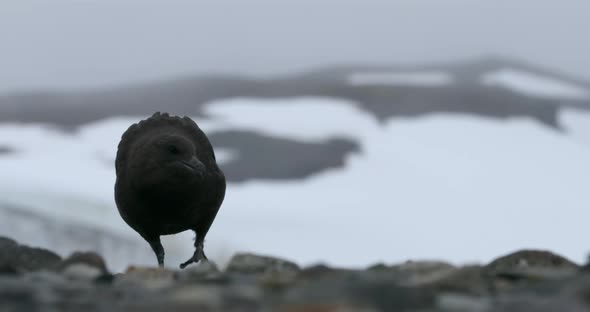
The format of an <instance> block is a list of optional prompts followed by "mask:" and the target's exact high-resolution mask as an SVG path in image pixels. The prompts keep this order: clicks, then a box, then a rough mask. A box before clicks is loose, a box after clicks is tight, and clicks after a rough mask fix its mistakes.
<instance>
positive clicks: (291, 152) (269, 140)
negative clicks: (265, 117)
mask: <svg viewBox="0 0 590 312" xmlns="http://www.w3.org/2000/svg"><path fill="white" fill-rule="evenodd" d="M209 139H210V140H211V143H212V144H213V145H214V146H215V147H216V148H219V147H221V148H227V149H228V150H230V151H237V153H238V155H237V157H236V158H235V159H232V160H230V161H229V162H226V163H222V164H220V167H221V168H222V169H223V172H224V173H225V175H226V177H227V179H228V180H229V181H231V182H244V181H247V180H250V179H265V180H277V179H302V178H306V177H308V176H310V175H312V174H314V173H316V172H320V171H322V170H326V169H331V168H341V167H344V160H345V158H346V156H348V155H349V154H351V153H356V152H360V147H359V146H358V144H356V143H355V142H354V141H352V140H350V139H345V138H333V139H329V140H326V141H324V142H319V143H315V142H314V143H312V142H299V141H296V140H291V139H287V138H274V137H271V136H268V135H263V134H259V133H253V132H247V131H221V132H214V133H212V134H211V135H210V136H209ZM261 148H263V150H261ZM295 155H296V156H295ZM294 159H296V161H290V160H294Z"/></svg>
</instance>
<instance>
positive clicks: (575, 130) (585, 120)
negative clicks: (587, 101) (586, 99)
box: [558, 108, 590, 145]
mask: <svg viewBox="0 0 590 312" xmlns="http://www.w3.org/2000/svg"><path fill="white" fill-rule="evenodd" d="M558 120H559V125H561V127H563V128H564V129H565V131H567V133H568V134H570V135H571V136H572V137H573V138H575V139H577V140H579V141H580V142H583V143H585V144H588V145H590V111H587V110H581V109H573V108H566V109H561V110H560V111H559V115H558Z"/></svg>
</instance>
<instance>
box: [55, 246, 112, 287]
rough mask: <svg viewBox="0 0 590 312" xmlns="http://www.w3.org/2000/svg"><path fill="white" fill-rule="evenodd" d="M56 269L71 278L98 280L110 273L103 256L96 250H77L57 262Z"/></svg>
mask: <svg viewBox="0 0 590 312" xmlns="http://www.w3.org/2000/svg"><path fill="white" fill-rule="evenodd" d="M56 271H58V272H61V274H63V275H64V276H65V277H67V278H70V279H82V280H96V279H97V278H99V277H101V276H103V275H109V271H108V270H107V267H106V264H105V262H104V260H103V259H102V257H101V256H99V255H98V254H97V253H94V252H75V253H73V254H72V255H70V256H69V257H68V258H66V259H65V260H63V261H61V262H60V263H58V264H57V267H56Z"/></svg>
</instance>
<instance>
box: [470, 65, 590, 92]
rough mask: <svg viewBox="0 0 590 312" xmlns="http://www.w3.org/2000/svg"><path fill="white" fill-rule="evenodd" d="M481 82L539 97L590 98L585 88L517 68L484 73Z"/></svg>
mask: <svg viewBox="0 0 590 312" xmlns="http://www.w3.org/2000/svg"><path fill="white" fill-rule="evenodd" d="M481 82H482V83H483V84H484V85H488V86H499V87H504V88H507V89H510V90H512V91H515V92H518V93H521V94H524V95H527V96H532V97H539V98H566V99H574V100H581V99H582V100H583V99H588V98H590V93H589V91H588V89H587V88H585V87H582V86H578V85H575V84H573V83H569V82H566V81H561V80H558V79H554V78H551V77H544V76H541V75H538V74H534V73H530V72H526V71H523V70H517V69H510V68H506V69H500V70H496V71H493V72H489V73H487V74H484V75H483V76H482V77H481Z"/></svg>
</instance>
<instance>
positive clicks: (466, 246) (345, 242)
mask: <svg viewBox="0 0 590 312" xmlns="http://www.w3.org/2000/svg"><path fill="white" fill-rule="evenodd" d="M205 107H206V109H205V110H206V113H207V115H208V116H210V117H211V118H209V119H206V120H203V119H199V118H196V120H197V121H198V122H199V124H200V125H201V127H202V128H203V129H204V130H205V131H206V132H207V133H209V134H211V133H215V132H218V131H224V130H231V129H233V130H241V131H255V132H259V133H263V134H266V135H269V136H273V137H279V138H290V139H295V140H299V141H309V142H316V141H318V140H321V139H326V138H331V137H348V138H351V139H354V140H355V141H357V142H358V143H359V144H360V147H361V152H360V153H358V154H351V155H349V156H347V159H346V162H345V167H344V168H341V169H329V170H324V171H322V172H319V173H316V174H315V175H313V176H311V177H309V178H306V179H303V180H287V181H270V180H260V179H258V180H253V181H248V182H245V183H237V184H230V185H229V186H228V191H227V196H226V200H225V203H224V205H223V206H222V209H221V210H220V213H219V215H218V216H217V219H216V221H215V223H214V225H213V227H212V228H211V231H210V233H209V235H208V239H207V242H206V248H207V250H208V253H209V255H210V256H211V257H212V258H218V259H221V258H224V257H227V255H229V254H230V253H231V252H233V251H235V250H252V251H256V252H258V253H268V254H274V255H279V256H285V257H288V258H290V259H294V260H297V261H299V262H300V263H303V264H308V263H312V262H328V263H331V264H335V265H349V266H365V265H368V264H370V263H373V262H375V261H386V262H396V261H403V260H407V259H412V258H436V259H446V260H450V261H454V262H457V263H464V262H471V261H487V260H490V259H491V257H493V256H497V255H498V254H501V253H504V252H509V251H512V250H514V249H517V248H543V249H551V250H553V251H555V252H559V253H562V254H564V255H566V256H568V257H570V258H572V259H575V260H577V261H582V260H584V259H585V255H586V253H587V252H588V251H590V244H585V243H584V239H583V238H585V237H587V236H588V235H589V234H590V230H588V227H587V225H586V220H587V219H588V218H589V217H590V210H588V205H589V204H590V193H589V192H587V188H588V185H590V162H589V161H588V160H589V159H590V142H588V141H583V140H580V139H579V138H580V137H582V136H583V134H582V133H584V131H587V130H583V129H581V128H580V126H576V125H574V124H575V123H577V124H579V123H580V122H579V120H576V119H575V118H570V117H567V118H566V117H564V118H562V119H561V120H560V122H562V123H563V125H562V126H563V128H565V129H570V127H575V129H578V130H576V135H575V136H574V135H570V133H569V132H558V131H557V130H556V129H552V128H549V127H547V126H544V125H542V124H540V123H539V122H537V121H535V120H533V119H530V118H512V119H509V120H504V121H503V120H498V119H490V118H486V117H479V116H473V115H463V114H461V115H459V114H449V113H437V114H431V115H428V116H423V117H417V118H401V117H398V118H395V117H394V118H389V119H387V120H386V121H385V122H379V121H377V120H376V118H375V117H374V116H373V115H372V114H370V113H368V112H366V111H363V110H362V109H361V108H360V106H359V105H358V103H354V102H352V101H350V100H343V99H336V98H318V97H300V98H292V99H259V98H234V99H228V100H217V101H214V102H210V103H208V104H207V105H205ZM143 117H144V116H136V117H116V118H108V119H104V120H101V121H98V122H94V123H90V124H86V125H84V126H82V127H80V128H79V129H78V130H77V131H75V132H72V133H68V132H63V131H61V130H58V129H55V128H52V127H50V126H44V125H40V124H27V125H23V124H16V123H3V124H0V146H4V147H8V148H9V149H10V150H13V151H14V152H11V153H5V154H3V155H0V202H5V203H8V204H11V205H17V206H22V207H28V208H29V209H34V211H36V212H37V213H40V214H44V215H50V216H58V217H59V218H63V219H65V220H68V221H71V222H77V223H80V224H87V225H88V226H91V227H96V228H101V229H105V230H107V231H109V232H113V233H116V234H117V235H121V237H125V238H126V239H131V240H136V241H137V244H138V245H137V248H138V250H141V252H142V253H144V254H145V255H146V258H145V259H144V260H145V261H143V264H153V263H154V261H155V258H152V257H153V255H151V251H150V250H149V247H148V245H147V244H146V243H144V242H143V240H142V239H141V238H140V237H139V236H138V235H137V234H136V233H134V232H133V231H132V230H131V229H129V228H128V227H127V226H126V225H125V224H124V222H123V221H122V220H121V219H120V217H119V216H118V213H117V211H116V208H115V206H114V201H113V183H114V178H115V174H114V166H113V160H114V157H115V153H116V145H117V143H118V139H119V137H120V135H121V133H122V132H123V131H124V130H125V129H126V127H128V126H129V125H130V124H131V123H133V122H136V121H138V120H139V119H141V118H143ZM586 129H587V128H586ZM588 134H589V133H586V134H585V135H588ZM587 137H588V136H587ZM262 152H264V151H262ZM218 153H219V154H220V155H226V156H222V157H220V158H221V162H222V166H223V164H224V163H227V162H230V161H232V159H233V158H235V157H239V156H240V155H239V153H237V152H236V151H227V150H226V151H219V152H218ZM276 161H296V155H295V156H294V158H293V159H290V160H283V159H277V160H276ZM23 233H25V234H26V232H23ZM1 234H10V233H4V232H3V231H2V229H0V235H1ZM25 234H22V235H25ZM191 237H192V234H190V233H183V234H182V235H177V236H174V237H169V238H167V239H165V241H164V244H165V248H166V249H167V257H168V258H167V264H168V265H170V266H176V265H177V264H178V263H179V262H180V261H181V260H185V259H184V258H186V257H188V256H189V255H190V254H191V252H192V241H191ZM16 238H17V239H19V240H20V241H22V242H25V243H28V242H31V243H34V242H35V238H34V237H16ZM48 247H49V246H48ZM62 250H63V249H62ZM103 252H104V251H103ZM104 253H105V256H106V257H107V258H116V259H118V263H124V262H125V259H121V257H124V256H123V255H121V254H120V253H117V252H114V251H111V252H109V251H106V252H104ZM125 257H126V256H125ZM137 262H138V261H137V260H133V261H132V263H137ZM139 262H141V261H139ZM122 267H123V265H121V267H117V268H115V269H122Z"/></svg>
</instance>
